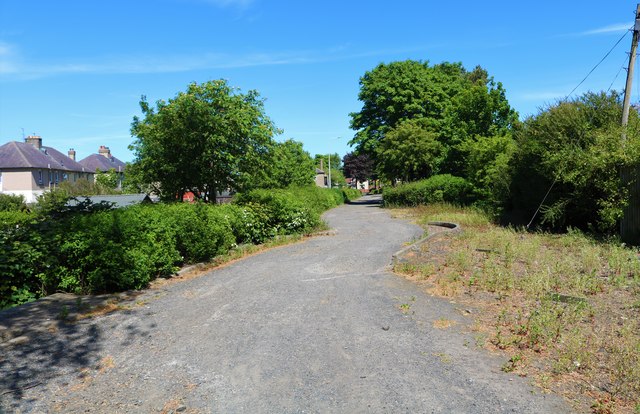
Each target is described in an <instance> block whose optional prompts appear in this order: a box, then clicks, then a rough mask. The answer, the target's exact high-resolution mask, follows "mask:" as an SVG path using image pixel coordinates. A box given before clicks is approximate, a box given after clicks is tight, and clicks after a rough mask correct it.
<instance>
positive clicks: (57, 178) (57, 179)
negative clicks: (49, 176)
mask: <svg viewBox="0 0 640 414" xmlns="http://www.w3.org/2000/svg"><path fill="white" fill-rule="evenodd" d="M59 178H60V175H59V173H58V171H56V183H58V181H59Z"/></svg>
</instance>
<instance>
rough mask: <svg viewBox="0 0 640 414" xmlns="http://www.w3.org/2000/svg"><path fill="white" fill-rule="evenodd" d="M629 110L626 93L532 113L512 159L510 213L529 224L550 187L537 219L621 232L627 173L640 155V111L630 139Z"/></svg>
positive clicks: (556, 225)
mask: <svg viewBox="0 0 640 414" xmlns="http://www.w3.org/2000/svg"><path fill="white" fill-rule="evenodd" d="M621 114H622V105H621V102H620V96H619V95H618V94H616V93H611V94H608V95H607V94H605V93H599V94H595V93H587V94H585V95H583V96H581V97H579V98H576V99H574V100H572V101H568V102H559V103H557V104H555V105H552V106H550V107H549V108H547V109H545V110H543V111H541V112H540V113H539V114H538V115H536V116H534V117H531V118H529V119H527V120H526V121H525V122H524V124H523V127H522V129H521V130H520V131H518V133H517V134H516V135H515V138H516V141H517V144H518V145H517V147H516V150H515V153H514V156H513V157H512V159H511V161H510V166H511V168H512V169H513V173H512V180H511V188H510V194H509V198H510V200H509V205H508V207H509V213H511V214H512V215H513V216H514V218H515V219H517V218H519V219H520V220H521V221H522V222H523V223H526V222H527V221H529V220H530V219H531V217H532V216H533V214H534V212H535V211H536V209H537V208H538V206H539V205H540V203H541V202H542V200H543V198H544V197H545V194H547V192H548V196H547V197H546V200H545V202H544V205H543V206H542V208H541V209H540V214H539V215H538V216H537V218H536V221H535V223H536V224H539V225H542V226H543V227H545V228H547V229H553V230H560V231H562V230H566V229H567V228H569V227H576V228H579V229H582V230H590V231H595V232H599V233H603V234H615V233H616V231H617V230H618V226H617V222H618V220H619V219H620V218H621V217H622V215H623V209H624V207H625V205H626V204H627V200H628V194H627V189H626V188H624V187H623V186H622V185H621V180H620V171H621V170H625V169H626V168H629V169H633V170H635V169H636V166H637V165H638V162H639V161H640V143H639V142H640V140H638V131H639V127H640V123H639V122H640V120H639V119H638V115H637V112H636V111H631V114H630V118H629V128H628V129H627V130H626V131H624V132H625V133H626V134H627V140H626V141H625V140H622V139H621V135H622V132H623V131H622V129H621V127H620V126H619V123H620V117H621Z"/></svg>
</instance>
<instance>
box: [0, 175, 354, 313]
mask: <svg viewBox="0 0 640 414" xmlns="http://www.w3.org/2000/svg"><path fill="white" fill-rule="evenodd" d="M352 196H353V195H347V193H345V192H342V191H340V190H326V189H321V188H317V187H308V188H307V187H305V188H291V189H287V190H255V191H251V192H249V193H247V194H242V195H240V196H238V198H237V201H236V202H235V203H234V204H226V205H209V204H184V203H175V204H157V205H153V204H152V205H136V206H132V207H128V208H123V209H115V210H102V211H100V210H97V211H96V210H94V211H91V209H89V210H88V211H85V212H82V211H76V212H73V213H66V214H63V215H58V214H54V215H52V216H51V217H48V218H44V217H41V216H38V215H35V214H29V213H24V212H15V211H14V212H3V213H0V308H4V307H7V306H11V305H15V304H20V303H24V302H27V301H30V300H33V299H36V298H37V297H40V296H43V295H47V294H50V293H53V292H59V291H64V292H73V293H102V292H113V291H121V290H127V289H140V288H142V287H144V286H146V285H147V284H148V283H149V281H150V280H152V279H154V278H156V277H159V276H167V275H170V274H172V273H173V272H175V271H176V270H177V269H178V267H179V266H181V265H184V264H188V263H197V262H201V261H207V260H210V259H212V258H213V257H215V256H218V255H220V254H224V253H226V252H228V251H229V250H230V249H232V248H233V247H235V246H236V245H239V244H246V243H262V242H264V241H265V240H267V239H269V238H272V237H274V236H277V235H284V234H295V233H303V232H308V231H311V230H312V229H313V228H315V227H316V226H318V225H319V224H320V214H321V213H322V212H323V211H325V210H327V209H329V208H332V207H335V206H336V205H338V204H340V203H342V202H343V200H345V199H348V198H349V197H352Z"/></svg>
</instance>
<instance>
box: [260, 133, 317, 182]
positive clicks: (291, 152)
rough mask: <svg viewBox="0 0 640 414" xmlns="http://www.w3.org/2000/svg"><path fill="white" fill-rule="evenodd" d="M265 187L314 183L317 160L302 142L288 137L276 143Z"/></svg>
mask: <svg viewBox="0 0 640 414" xmlns="http://www.w3.org/2000/svg"><path fill="white" fill-rule="evenodd" d="M268 172H269V173H268V174H267V177H266V182H264V183H263V184H262V185H261V187H264V188H286V187H289V186H306V185H310V184H313V180H314V178H315V162H314V160H313V158H311V155H309V153H308V152H306V151H305V150H304V149H303V147H302V142H298V141H294V140H292V139H288V140H286V141H284V142H280V143H275V144H274V147H273V151H272V155H271V161H270V163H269V165H268Z"/></svg>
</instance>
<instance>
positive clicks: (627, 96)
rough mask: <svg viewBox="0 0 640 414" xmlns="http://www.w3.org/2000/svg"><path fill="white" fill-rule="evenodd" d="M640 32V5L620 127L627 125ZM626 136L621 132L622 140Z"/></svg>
mask: <svg viewBox="0 0 640 414" xmlns="http://www.w3.org/2000/svg"><path fill="white" fill-rule="evenodd" d="M639 30H640V4H638V5H637V7H636V20H635V23H634V25H633V37H632V39H631V53H630V54H629V68H628V70H627V84H626V86H625V88H624V101H623V102H622V126H623V127H626V126H627V124H628V123H629V106H630V101H631V89H632V88H633V70H634V68H635V65H636V54H637V51H638V31H639ZM626 138H627V134H626V133H625V132H624V131H623V135H622V139H626Z"/></svg>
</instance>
